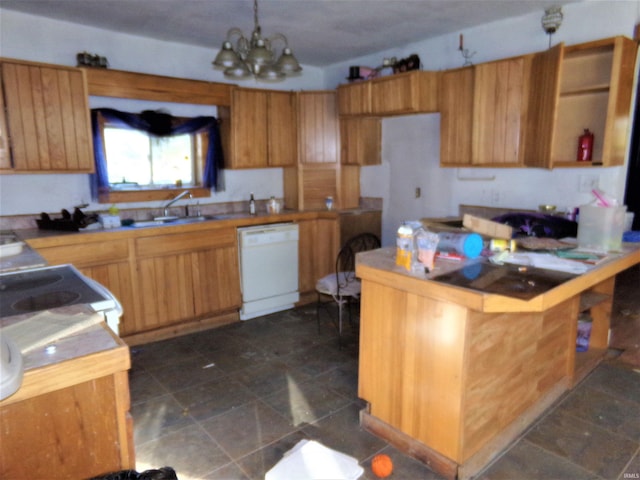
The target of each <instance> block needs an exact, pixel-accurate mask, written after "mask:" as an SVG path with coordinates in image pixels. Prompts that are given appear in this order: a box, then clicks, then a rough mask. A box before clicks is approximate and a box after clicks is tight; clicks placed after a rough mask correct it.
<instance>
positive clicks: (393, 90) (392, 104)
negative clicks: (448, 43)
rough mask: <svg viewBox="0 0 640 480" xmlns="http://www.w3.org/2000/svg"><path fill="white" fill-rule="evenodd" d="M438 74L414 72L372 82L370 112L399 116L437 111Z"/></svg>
mask: <svg viewBox="0 0 640 480" xmlns="http://www.w3.org/2000/svg"><path fill="white" fill-rule="evenodd" d="M438 82H439V72H429V71H421V70H415V71H411V72H405V73H400V74H396V75H390V76H388V77H382V78H377V79H375V80H373V81H372V82H371V112H372V113H373V114H374V115H401V114H407V113H429V112H437V111H438Z"/></svg>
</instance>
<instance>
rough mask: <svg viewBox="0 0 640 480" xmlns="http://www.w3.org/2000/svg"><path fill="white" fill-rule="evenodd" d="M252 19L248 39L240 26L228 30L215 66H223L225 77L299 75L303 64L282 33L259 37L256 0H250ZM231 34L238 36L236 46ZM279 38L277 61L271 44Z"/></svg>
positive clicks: (269, 79)
mask: <svg viewBox="0 0 640 480" xmlns="http://www.w3.org/2000/svg"><path fill="white" fill-rule="evenodd" d="M253 21H254V28H253V32H252V33H251V38H250V39H248V38H247V37H245V35H244V33H242V30H240V29H239V28H236V27H234V28H231V29H229V31H228V32H227V39H226V40H225V41H224V42H223V43H222V48H221V49H220V51H219V52H218V55H216V58H215V60H214V61H213V65H214V67H217V68H221V69H224V75H225V77H228V78H233V79H236V80H242V79H245V78H249V77H251V76H254V77H255V78H257V79H259V80H265V81H279V80H283V79H284V78H285V77H286V76H292V75H297V74H299V73H300V72H301V71H302V67H301V66H300V64H299V63H298V60H296V57H294V56H293V53H292V52H291V49H290V48H289V43H288V42H287V37H285V36H284V35H283V34H282V33H276V34H274V35H272V36H271V37H268V38H265V37H263V36H262V29H261V27H260V24H259V23H258V0H253ZM234 37H237V40H236V43H235V47H234V44H233V43H232V41H233V38H234ZM280 40H281V41H282V42H284V48H283V50H282V55H280V58H278V59H277V60H276V54H275V52H274V48H273V44H274V43H275V42H277V41H280Z"/></svg>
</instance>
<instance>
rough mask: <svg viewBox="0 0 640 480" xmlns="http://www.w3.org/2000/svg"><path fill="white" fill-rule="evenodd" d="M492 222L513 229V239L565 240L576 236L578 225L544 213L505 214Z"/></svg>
mask: <svg viewBox="0 0 640 480" xmlns="http://www.w3.org/2000/svg"><path fill="white" fill-rule="evenodd" d="M492 220H493V221H494V222H498V223H502V224H504V225H509V226H510V227H511V228H513V236H514V237H545V238H565V237H576V236H577V235H578V223H577V222H574V221H572V220H567V219H566V218H563V217H558V216H555V215H545V214H544V213H505V214H504V215H500V216H498V217H495V218H492Z"/></svg>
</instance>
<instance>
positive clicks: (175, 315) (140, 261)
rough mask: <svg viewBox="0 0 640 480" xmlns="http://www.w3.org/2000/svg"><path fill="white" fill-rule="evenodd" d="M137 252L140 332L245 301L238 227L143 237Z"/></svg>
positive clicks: (222, 309)
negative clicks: (239, 262)
mask: <svg viewBox="0 0 640 480" xmlns="http://www.w3.org/2000/svg"><path fill="white" fill-rule="evenodd" d="M136 252H138V255H137V260H136V268H137V276H138V282H139V289H140V293H141V296H140V299H139V301H140V309H141V312H140V318H139V322H138V325H137V328H136V330H137V331H138V332H141V331H147V330H152V329H156V328H159V327H165V326H168V325H173V324H177V323H181V322H184V321H186V320H191V319H194V318H196V317H204V316H207V315H214V314H216V313H220V312H224V311H227V310H234V309H236V310H237V309H238V308H239V307H240V305H241V303H242V298H241V294H240V278H239V270H238V247H237V241H236V231H235V228H228V229H220V230H205V231H199V232H190V233H177V234H172V235H158V236H154V237H145V238H139V239H137V240H136Z"/></svg>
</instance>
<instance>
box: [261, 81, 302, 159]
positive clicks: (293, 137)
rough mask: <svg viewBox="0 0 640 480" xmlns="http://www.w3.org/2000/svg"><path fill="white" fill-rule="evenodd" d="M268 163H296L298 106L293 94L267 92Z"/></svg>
mask: <svg viewBox="0 0 640 480" xmlns="http://www.w3.org/2000/svg"><path fill="white" fill-rule="evenodd" d="M267 111H268V119H267V122H268V123H267V130H268V149H269V157H268V159H267V160H268V163H269V166H271V167H286V166H293V165H295V164H296V163H298V127H297V124H298V108H297V99H296V96H295V94H293V93H290V92H268V93H267Z"/></svg>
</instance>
